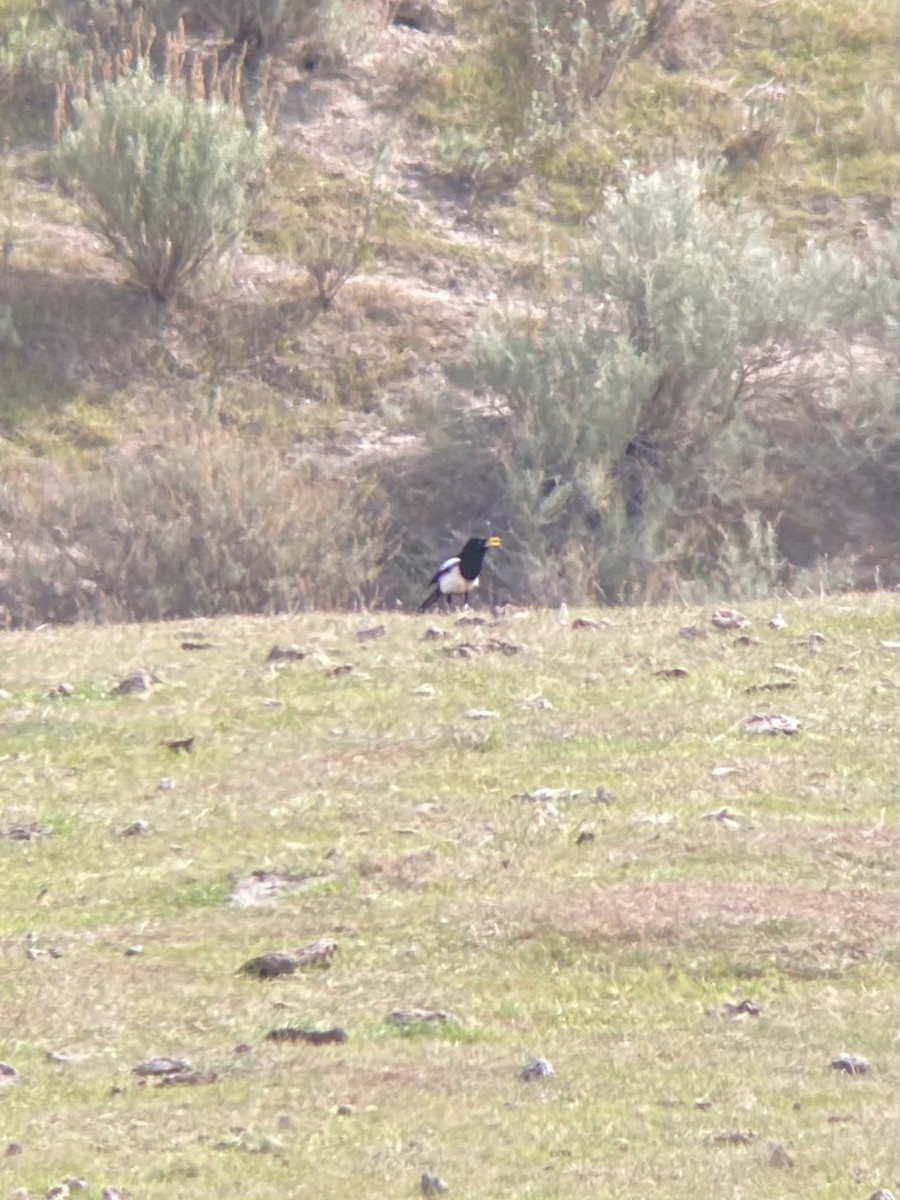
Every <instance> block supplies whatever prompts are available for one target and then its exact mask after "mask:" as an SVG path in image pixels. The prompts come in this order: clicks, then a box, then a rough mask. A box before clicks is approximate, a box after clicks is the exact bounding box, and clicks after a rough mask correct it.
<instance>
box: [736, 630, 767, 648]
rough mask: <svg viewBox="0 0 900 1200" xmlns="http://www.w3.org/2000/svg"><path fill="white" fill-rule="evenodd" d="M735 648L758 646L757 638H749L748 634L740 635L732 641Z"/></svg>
mask: <svg viewBox="0 0 900 1200" xmlns="http://www.w3.org/2000/svg"><path fill="white" fill-rule="evenodd" d="M734 644H735V646H759V645H760V644H761V643H760V640H759V638H755V637H751V636H750V635H749V633H742V634H741V635H740V637H736V638H735V639H734Z"/></svg>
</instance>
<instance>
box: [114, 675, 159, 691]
mask: <svg viewBox="0 0 900 1200" xmlns="http://www.w3.org/2000/svg"><path fill="white" fill-rule="evenodd" d="M153 682H155V679H154V676H152V675H151V674H150V672H149V671H136V672H135V673H134V675H129V676H127V678H125V679H123V680H121V682H120V683H118V684H117V685H116V688H115V692H116V695H118V696H128V695H131V694H132V693H134V692H146V691H149V689H150V684H151V683H153Z"/></svg>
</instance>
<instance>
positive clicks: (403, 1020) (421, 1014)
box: [388, 1008, 447, 1026]
mask: <svg viewBox="0 0 900 1200" xmlns="http://www.w3.org/2000/svg"><path fill="white" fill-rule="evenodd" d="M388 1019H389V1020H390V1022H391V1024H393V1025H400V1026H409V1025H438V1024H440V1025H443V1024H444V1023H445V1022H446V1020H447V1013H445V1012H444V1010H443V1009H442V1008H395V1009H393V1010H392V1012H391V1014H390V1017H389V1018H388Z"/></svg>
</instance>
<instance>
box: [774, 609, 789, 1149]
mask: <svg viewBox="0 0 900 1200" xmlns="http://www.w3.org/2000/svg"><path fill="white" fill-rule="evenodd" d="M769 624H771V622H769ZM793 1165H794V1158H793V1155H791V1154H789V1153H788V1150H787V1147H786V1146H785V1145H784V1144H783V1143H782V1142H770V1143H769V1166H770V1167H780V1168H784V1167H792V1166H793Z"/></svg>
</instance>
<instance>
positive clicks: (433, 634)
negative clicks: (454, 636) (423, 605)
mask: <svg viewBox="0 0 900 1200" xmlns="http://www.w3.org/2000/svg"><path fill="white" fill-rule="evenodd" d="M446 636H447V635H446V634H445V633H444V631H443V629H438V627H437V626H436V625H429V626H428V628H427V629H426V630H425V632H424V633H423V634H422V641H423V642H437V641H440V639H441V638H442V637H446Z"/></svg>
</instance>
